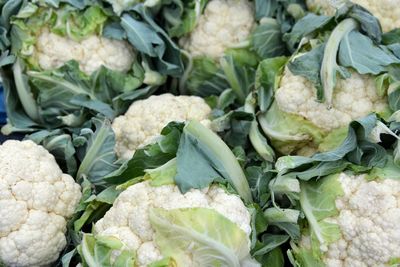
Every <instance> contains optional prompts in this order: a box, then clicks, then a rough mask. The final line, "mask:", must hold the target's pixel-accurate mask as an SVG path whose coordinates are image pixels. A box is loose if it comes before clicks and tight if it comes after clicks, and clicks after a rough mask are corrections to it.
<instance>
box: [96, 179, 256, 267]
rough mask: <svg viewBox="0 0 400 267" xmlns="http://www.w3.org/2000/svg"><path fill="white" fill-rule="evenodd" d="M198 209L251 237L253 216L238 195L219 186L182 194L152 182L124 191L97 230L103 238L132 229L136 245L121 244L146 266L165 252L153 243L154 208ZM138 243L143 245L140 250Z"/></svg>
mask: <svg viewBox="0 0 400 267" xmlns="http://www.w3.org/2000/svg"><path fill="white" fill-rule="evenodd" d="M194 207H200V208H210V209H214V210H215V211H217V212H219V213H220V214H221V215H223V216H225V217H226V218H227V219H229V220H231V221H232V222H234V223H235V224H237V225H238V226H239V227H240V228H241V229H242V230H243V231H244V232H245V233H246V234H247V235H248V236H249V235H250V232H251V227H250V213H249V212H248V210H247V209H246V207H245V205H244V204H243V202H242V201H241V200H240V198H239V197H238V196H236V195H229V194H227V193H226V192H225V191H224V190H223V189H221V188H218V187H217V186H211V187H210V188H206V189H203V190H197V189H192V190H191V191H189V192H187V193H186V194H182V193H181V192H180V191H179V188H178V187H177V186H176V185H164V186H160V187H152V186H151V185H150V183H149V182H148V181H146V182H142V183H138V184H135V185H133V186H130V187H129V188H128V189H127V190H125V191H124V192H122V193H121V194H120V195H119V196H118V198H117V199H116V201H115V202H114V205H113V207H112V208H111V209H110V210H109V211H108V212H107V213H106V214H105V216H104V217H103V218H102V219H101V220H99V221H98V222H97V223H96V224H95V226H94V231H95V233H96V234H98V235H100V236H101V235H103V236H107V235H108V236H110V235H112V236H116V237H119V236H120V234H119V233H120V232H121V231H119V230H117V229H118V228H123V229H124V232H125V231H127V229H129V230H130V231H131V233H129V234H126V236H135V238H134V239H135V242H133V243H134V246H132V245H130V243H132V242H124V240H121V241H122V242H124V243H125V245H126V246H127V247H128V248H129V249H132V250H136V249H137V251H136V253H137V258H138V261H139V266H146V265H147V264H148V263H150V262H153V261H155V260H159V259H161V252H160V251H159V249H158V247H157V245H156V243H155V242H154V241H153V238H154V234H155V233H154V230H153V228H152V226H151V224H150V221H149V211H150V209H152V208H162V209H165V210H171V209H180V208H194ZM109 229H112V230H109ZM136 240H140V242H141V243H140V245H139V248H137V241H136Z"/></svg>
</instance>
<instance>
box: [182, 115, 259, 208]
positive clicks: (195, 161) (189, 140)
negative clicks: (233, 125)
mask: <svg viewBox="0 0 400 267" xmlns="http://www.w3.org/2000/svg"><path fill="white" fill-rule="evenodd" d="M176 158H177V175H176V177H175V183H176V184H177V186H178V187H179V189H180V190H181V191H182V192H187V191H188V190H190V189H192V188H198V189H201V188H204V187H207V186H209V185H210V184H211V183H212V182H213V181H222V180H225V181H226V182H227V183H229V184H230V185H231V186H232V187H233V188H234V189H235V190H236V191H237V193H238V194H239V195H240V196H241V197H242V198H243V199H244V200H245V201H246V202H248V203H251V202H252V195H251V191H250V187H249V184H248V182H247V179H246V176H245V174H244V172H243V170H242V168H241V166H240V165H239V163H238V161H237V159H236V157H235V155H234V154H233V153H232V151H231V150H230V149H229V147H228V146H227V145H226V144H225V143H224V142H223V141H222V140H221V139H220V138H219V136H218V135H216V134H215V133H214V132H213V131H211V130H210V129H207V128H206V127H204V126H203V125H201V124H200V123H199V122H196V121H191V122H189V123H188V124H186V126H185V128H184V129H183V134H182V137H181V140H180V143H179V148H178V151H177V155H176Z"/></svg>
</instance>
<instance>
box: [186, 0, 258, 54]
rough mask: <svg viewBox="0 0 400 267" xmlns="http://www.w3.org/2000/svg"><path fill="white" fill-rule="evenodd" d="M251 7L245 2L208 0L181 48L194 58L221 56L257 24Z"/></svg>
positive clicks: (245, 37) (238, 0) (241, 0)
mask: <svg viewBox="0 0 400 267" xmlns="http://www.w3.org/2000/svg"><path fill="white" fill-rule="evenodd" d="M253 5H254V4H253V3H252V2H250V1H248V0H211V1H210V2H209V3H208V4H207V6H206V8H205V10H204V13H203V15H201V16H200V18H199V21H198V23H197V25H196V28H195V29H194V30H193V31H192V32H191V33H190V35H189V36H188V37H184V38H182V39H181V41H180V42H181V45H182V46H183V48H184V49H185V50H187V51H189V52H190V53H191V54H192V55H193V56H209V57H212V58H219V57H221V56H222V55H223V54H224V51H225V49H227V48H229V47H232V46H234V45H235V44H238V43H241V42H243V41H245V40H246V39H247V38H248V36H249V35H250V33H251V31H252V30H253V28H254V26H255V23H256V22H255V18H254V6H253ZM238 14H240V15H238Z"/></svg>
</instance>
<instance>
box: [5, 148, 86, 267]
mask: <svg viewBox="0 0 400 267" xmlns="http://www.w3.org/2000/svg"><path fill="white" fill-rule="evenodd" d="M81 195H82V194H81V191H80V186H79V185H78V184H77V183H75V181H74V179H73V178H72V177H71V176H70V175H68V174H65V173H63V172H62V171H61V169H60V167H59V166H58V165H57V163H56V161H55V159H54V157H53V155H51V154H50V153H49V152H48V151H47V150H46V149H44V148H43V147H41V146H39V145H36V144H35V143H34V142H32V141H22V142H20V141H6V142H4V143H3V144H2V145H1V146H0V259H1V261H2V262H3V263H4V264H6V265H7V266H11V267H31V266H47V265H50V264H51V263H53V262H54V261H56V260H57V258H58V257H59V255H60V252H61V251H62V250H63V249H64V247H65V246H66V244H67V240H66V237H65V233H66V231H67V227H66V226H67V220H68V219H69V218H70V217H71V216H72V214H73V213H74V211H75V208H76V206H77V204H78V202H79V200H80V198H81Z"/></svg>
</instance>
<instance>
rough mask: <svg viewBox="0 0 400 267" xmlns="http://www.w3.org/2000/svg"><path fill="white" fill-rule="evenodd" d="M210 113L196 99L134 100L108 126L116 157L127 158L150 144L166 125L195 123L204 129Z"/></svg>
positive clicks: (169, 95)
mask: <svg viewBox="0 0 400 267" xmlns="http://www.w3.org/2000/svg"><path fill="white" fill-rule="evenodd" d="M210 113H211V108H210V107H209V106H208V105H207V103H206V102H205V101H204V99H202V98H200V97H197V96H174V95H172V94H163V95H153V96H151V97H149V98H147V99H145V100H139V101H136V102H134V103H133V104H132V105H131V106H130V107H129V109H128V111H127V112H126V113H125V115H122V116H119V117H117V118H116V119H115V120H114V122H113V124H112V128H113V130H114V132H115V137H116V146H115V151H116V153H117V155H118V156H119V157H120V158H123V159H130V158H131V157H132V156H133V154H134V153H135V150H136V149H138V148H140V147H142V146H145V145H148V144H150V143H152V142H154V140H155V139H156V138H157V137H158V136H159V135H160V133H161V130H162V129H163V128H164V127H165V126H166V125H167V124H168V123H170V122H172V121H178V122H184V121H189V120H196V121H199V122H201V123H203V125H205V126H208V125H209V124H210V121H209V119H208V117H209V116H210Z"/></svg>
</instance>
